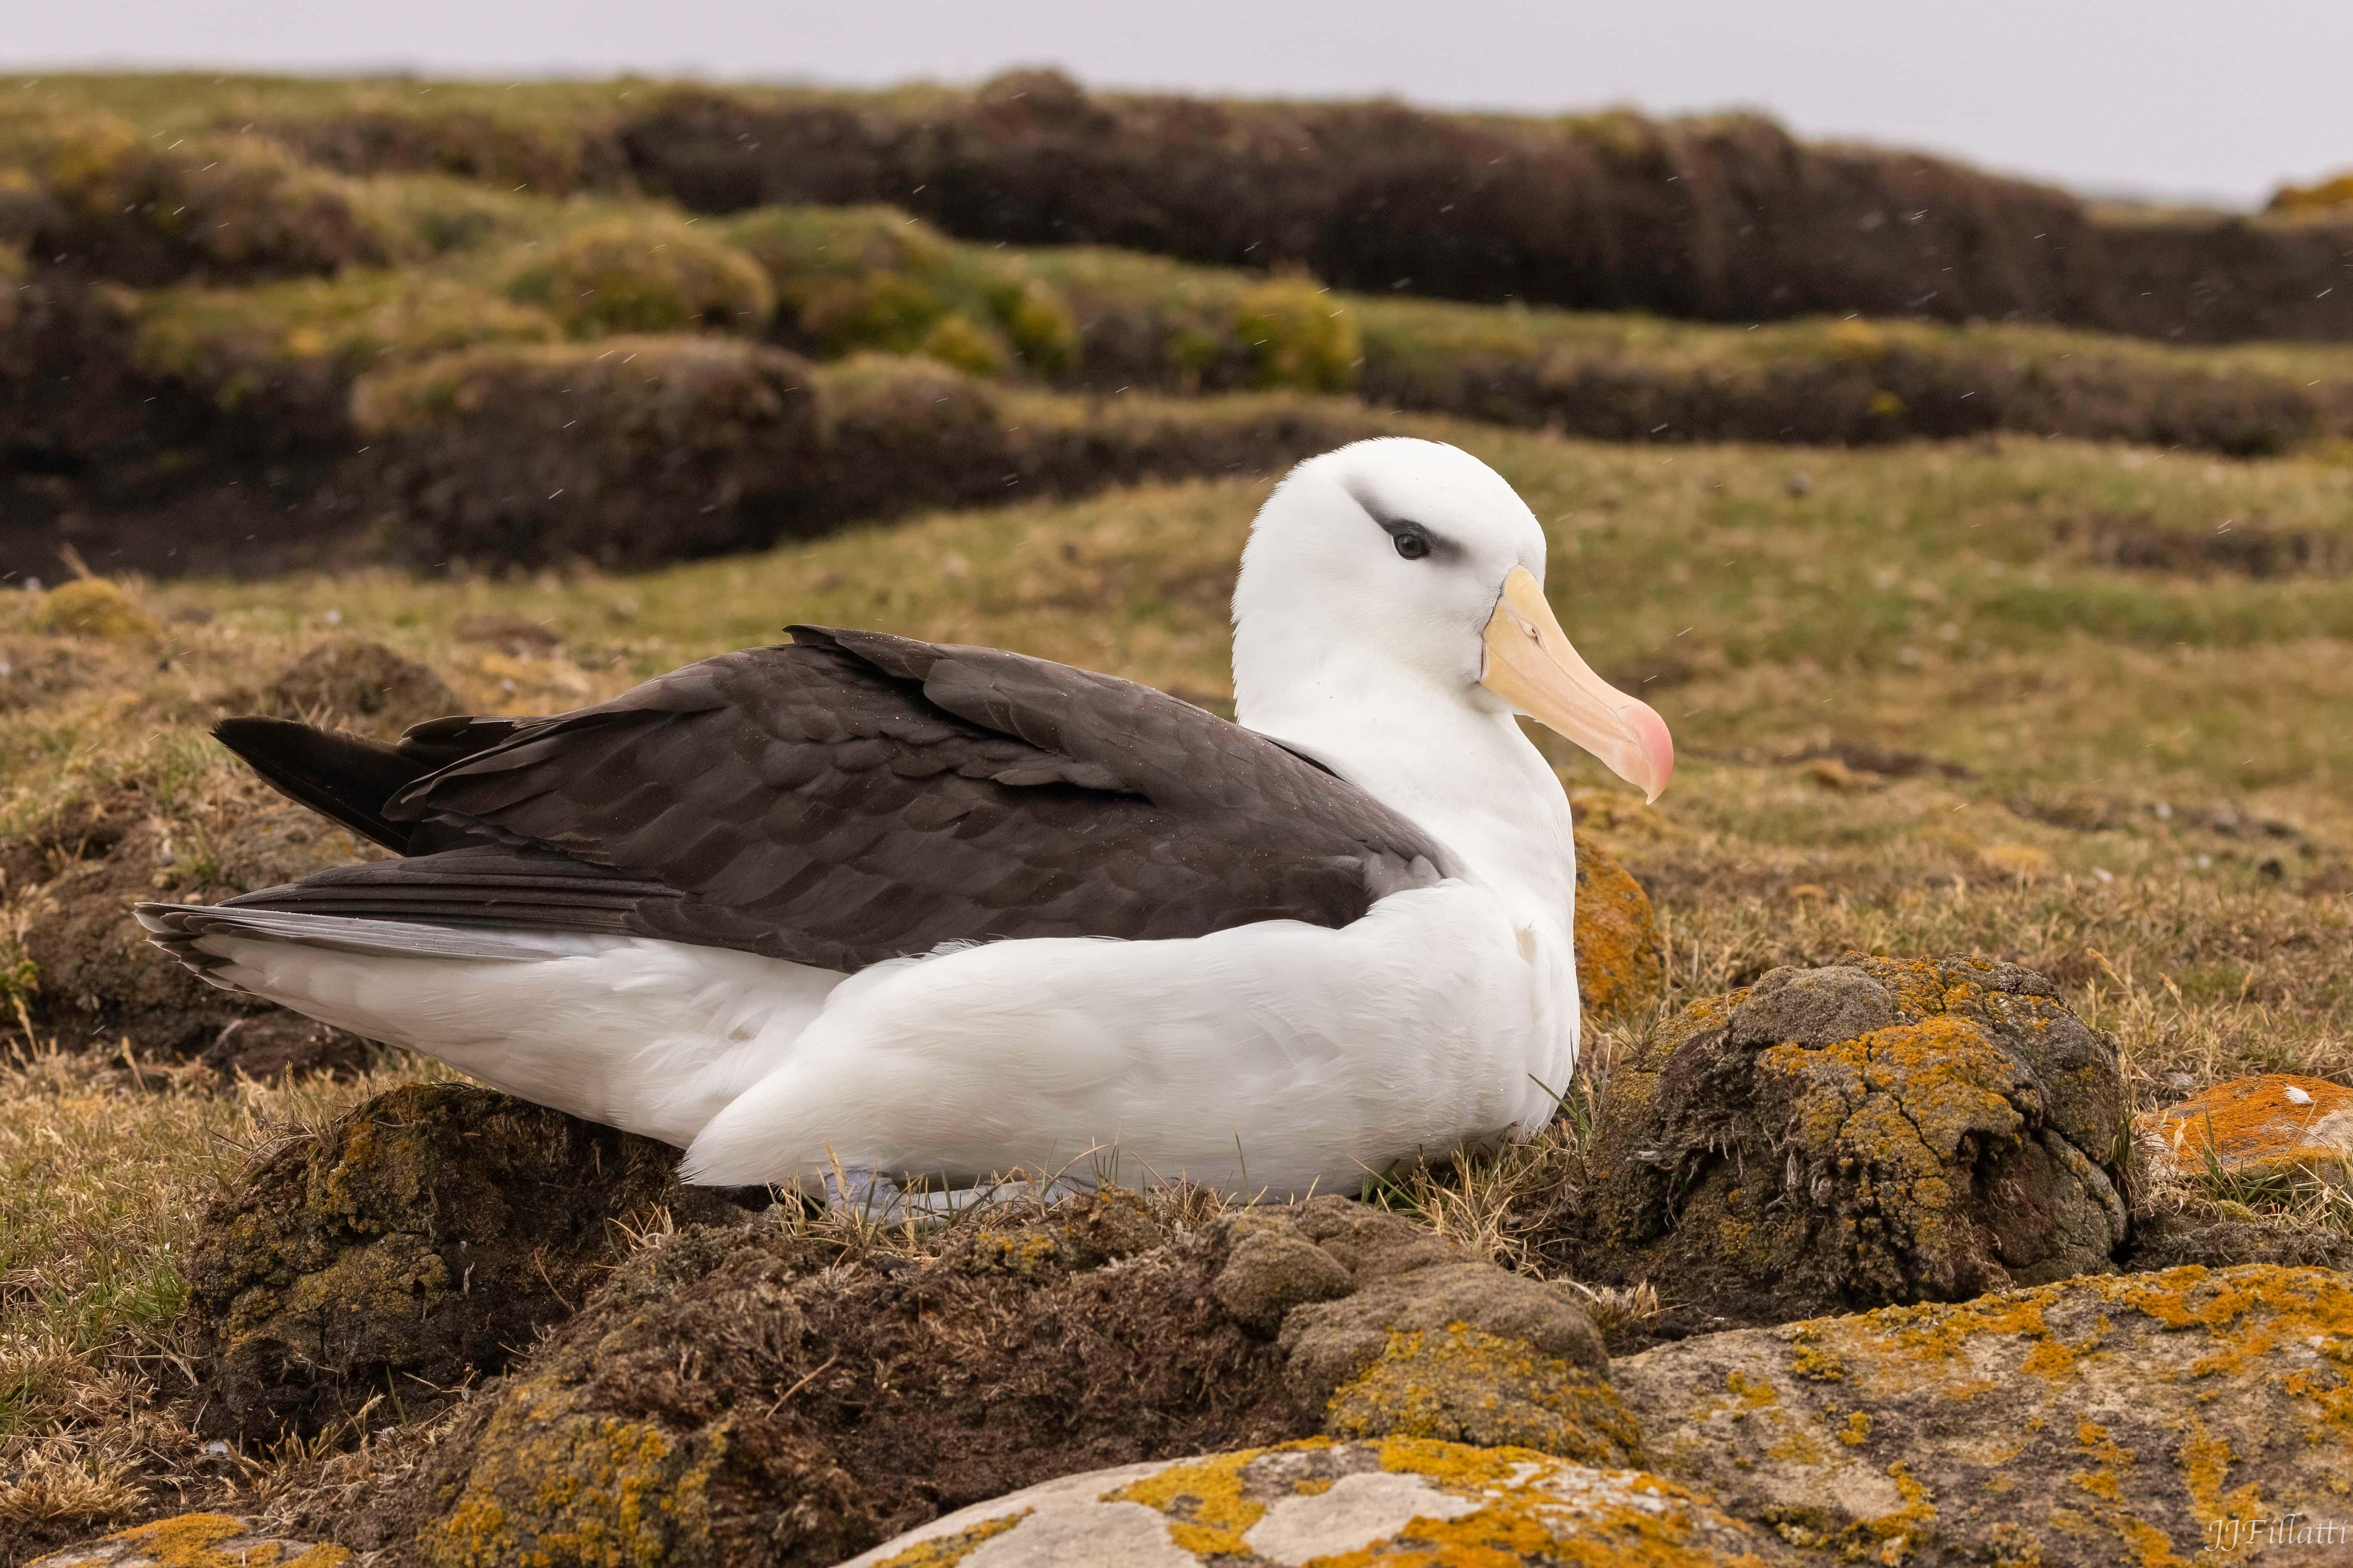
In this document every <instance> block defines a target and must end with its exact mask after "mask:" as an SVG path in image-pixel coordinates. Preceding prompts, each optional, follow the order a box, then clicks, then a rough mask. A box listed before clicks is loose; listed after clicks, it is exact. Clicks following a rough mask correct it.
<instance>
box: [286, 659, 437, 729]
mask: <svg viewBox="0 0 2353 1568" xmlns="http://www.w3.org/2000/svg"><path fill="white" fill-rule="evenodd" d="M259 706H260V709H261V710H262V711H264V712H266V713H271V714H275V715H278V716H280V717H282V718H288V719H302V720H306V721H310V722H312V723H320V724H325V725H328V726H329V727H331V728H337V729H352V730H357V731H362V732H364V733H369V734H376V735H385V736H389V735H397V734H399V733H400V732H401V731H403V730H406V729H407V728H408V727H409V726H410V725H411V724H418V723H422V722H424V721H426V720H427V719H440V718H444V717H447V716H448V715H449V714H452V713H462V712H464V711H465V710H466V704H465V701H464V700H463V699H461V698H459V695H458V694H457V693H456V692H454V691H452V690H450V689H449V687H448V683H447V682H445V681H444V680H442V679H441V678H440V677H439V676H438V675H436V674H435V673H434V672H433V671H432V670H431V669H429V668H427V667H426V666H424V665H421V664H419V663H417V661H416V660H415V659H413V658H404V657H402V656H401V655H399V654H397V653H395V652H394V651H393V650H392V649H390V648H388V647H385V646H384V645H383V644H382V643H375V642H365V641H363V640H361V639H360V638H358V637H340V638H336V639H335V640H333V641H330V642H322V643H321V644H320V645H319V646H318V647H314V648H312V649H311V651H310V652H308V653H306V654H304V655H303V656H302V657H301V658H299V659H297V660H295V662H294V663H293V664H291V665H290V666H288V667H287V668H286V670H285V671H284V672H283V673H282V674H280V676H279V677H278V679H276V680H274V681H272V682H270V684H269V688H268V689H266V690H265V691H263V692H262V694H261V698H260V702H259Z"/></svg>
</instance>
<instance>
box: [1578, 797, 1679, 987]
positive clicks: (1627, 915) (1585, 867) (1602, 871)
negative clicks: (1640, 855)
mask: <svg viewBox="0 0 2353 1568" xmlns="http://www.w3.org/2000/svg"><path fill="white" fill-rule="evenodd" d="M1571 941H1572V943H1573V945H1574V946H1575V948H1576V950H1577V994H1578V995H1579V996H1580V997H1581V998H1582V999H1583V1000H1584V1003H1585V1008H1586V1011H1587V1012H1588V1013H1593V1014H1598V1015H1602V1016H1610V1015H1616V1014H1625V1013H1632V1012H1636V1011H1639V1010H1640V1009H1641V1008H1644V1007H1647V1006H1649V1005H1651V1003H1653V1002H1656V1001H1657V1000H1658V999H1659V996H1660V994H1662V992H1664V991H1665V990H1666V988H1667V955H1666V949H1665V948H1664V947H1663V946H1662V944H1661V942H1660V941H1659V917H1658V912H1657V911H1656V910H1653V909H1651V896H1650V894H1648V893H1646V892H1644V891H1643V890H1642V884H1641V883H1640V882H1638V881H1636V880H1634V878H1633V874H1632V873H1631V872H1630V871H1628V870H1627V869H1626V868H1625V867H1623V866H1621V865H1620V864H1619V863H1618V862H1617V860H1616V859H1615V858H1613V857H1612V856H1611V855H1610V854H1609V852H1608V851H1607V850H1605V849H1603V848H1602V847H1600V846H1599V845H1598V844H1596V843H1594V842H1593V840H1591V839H1590V838H1588V837H1586V836H1585V835H1584V834H1582V833H1580V834H1578V835H1577V930H1576V933H1575V935H1574V936H1573V938H1572V939H1571Z"/></svg>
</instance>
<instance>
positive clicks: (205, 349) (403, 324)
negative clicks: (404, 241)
mask: <svg viewBox="0 0 2353 1568" xmlns="http://www.w3.org/2000/svg"><path fill="white" fill-rule="evenodd" d="M135 310H136V314H135V321H136V336H135V338H134V340H133V349H132V352H133V353H134V354H136V355H137V357H138V359H139V361H140V363H142V364H143V365H145V366H146V367H147V368H148V369H150V370H152V371H154V372H156V373H158V374H164V375H168V376H172V377H174V378H176V379H178V380H181V381H185V382H190V383H194V384H198V385H201V386H203V387H205V388H206V389H208V391H209V392H210V394H211V395H212V397H213V399H214V401H215V402H216V403H217V404H218V405H220V406H222V407H224V408H234V407H236V406H237V405H240V404H241V403H243V402H244V401H246V400H247V399H248V398H249V397H250V396H251V395H253V394H254V393H255V392H256V390H258V389H259V387H260V386H261V385H263V384H267V383H269V382H270V381H273V380H276V379H278V378H280V376H282V375H283V374H286V373H287V372H289V371H292V370H296V369H300V368H303V367H310V368H312V369H315V370H317V371H319V372H321V373H322V374H328V375H331V376H336V377H341V378H344V379H348V378H350V377H353V376H357V375H361V374H366V373H367V372H369V371H373V370H378V369H384V368H388V367H395V366H400V365H406V364H414V363H417V362H419V361H422V360H427V359H430V358H432V357H434V356H435V355H438V354H444V353H452V352H454V351H456V350H459V349H464V348H471V347H474V346H476V345H478V344H483V343H535V342H551V341H553V340H554V339H555V338H557V337H558V336H560V335H561V333H560V331H559V330H558V328H557V326H556V323H555V321H554V318H553V317H552V316H550V315H549V314H548V313H547V312H546V311H544V310H536V309H533V308H532V307H530V306H526V305H518V304H515V303H513V302H512V301H510V300H503V299H501V298H500V297H499V296H497V295H495V294H492V293H490V292H488V291H486V290H484V289H478V288H474V287H472V286H470V285H469V284H466V283H463V282H460V281H458V280H456V279H448V278H441V277H436V276H434V275H431V274H427V273H419V272H414V271H381V270H376V269H357V270H351V271H346V272H344V273H343V274H341V275H339V276H337V277H334V278H332V279H326V278H303V279H287V280H285V281H282V282H278V283H269V284H264V285H261V286H259V287H256V288H249V289H211V288H200V287H194V286H190V287H184V288H177V289H157V290H155V291H154V292H153V293H149V294H146V295H143V296H142V297H140V299H139V300H138V303H137V305H136V307H135Z"/></svg>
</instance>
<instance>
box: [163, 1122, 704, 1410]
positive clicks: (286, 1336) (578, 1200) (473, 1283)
mask: <svg viewBox="0 0 2353 1568" xmlns="http://www.w3.org/2000/svg"><path fill="white" fill-rule="evenodd" d="M677 1159H678V1152H677V1151H676V1150H674V1149H671V1148H670V1147H669V1146H668V1145H666V1144H661V1143H657V1142H653V1141H652V1140H650V1139H645V1138H635V1137H631V1136H629V1135H628V1134H626V1133H622V1132H617V1131H614V1130H613V1129H611V1128H609V1127H600V1126H597V1125H596V1124H595V1123H593V1122H587V1121H580V1120H579V1119H577V1118H576V1117H570V1116H566V1115H565V1114H564V1113H562V1112H561V1111H556V1110H548V1109H547V1108H545V1107H543V1106H537V1105H533V1104H531V1103H529V1102H528V1101H525V1100H517V1099H515V1098H514V1097H513V1096H512V1095H506V1094H501V1093H498V1092H497V1091H495V1090H492V1089H476V1088H473V1087H471V1086H469V1085H460V1084H448V1083H444V1084H416V1085H410V1086H407V1087H405V1088H401V1089H393V1090H391V1091H389V1092H387V1093H385V1094H381V1095H378V1096H377V1097H375V1099H374V1100H369V1101H367V1102H366V1103H365V1104H364V1105H362V1106H359V1107H358V1108H357V1109H355V1110H353V1111H352V1112H351V1113H350V1114H348V1115H347V1116H345V1117H344V1118H343V1120H342V1121H339V1122H338V1123H336V1125H335V1126H334V1127H332V1129H330V1130H329V1131H326V1132H325V1133H324V1134H322V1135H321V1136H319V1137H317V1138H314V1139H303V1140H300V1141H298V1142H294V1143H292V1144H290V1146H287V1147H284V1148H281V1149H279V1150H278V1151H276V1152H273V1153H271V1154H269V1156H268V1157H266V1158H265V1159H264V1160H263V1161H262V1163H260V1165H259V1167H258V1168H257V1169H256V1170H255V1171H254V1172H253V1173H252V1175H251V1176H250V1177H249V1178H248V1180H247V1181H246V1183H245V1184H244V1187H243V1189H242V1191H240V1192H239V1193H238V1194H237V1196H235V1197H234V1198H233V1199H230V1200H228V1201H227V1202H226V1203H224V1204H223V1205H220V1206H219V1207H218V1208H216V1210H215V1211H214V1212H213V1213H212V1214H211V1215H208V1216H207V1218H206V1223H205V1227H204V1237H203V1240H202V1241H201V1242H200V1243H199V1245H198V1247H197V1248H196V1250H195V1255H194V1257H193V1258H191V1260H190V1267H189V1285H190V1296H191V1300H192V1301H193V1304H194V1305H193V1310H194V1312H195V1318H196V1321H197V1323H198V1325H199V1330H200V1333H201V1343H202V1352H201V1355H200V1358H199V1364H200V1366H201V1369H202V1373H203V1386H202V1399H201V1403H202V1411H201V1414H200V1415H199V1416H198V1418H197V1426H198V1428H199V1429H200V1430H201V1431H203V1432H204V1433H205V1434H206V1435H207V1436H238V1437H242V1438H244V1439H245V1440H247V1441H248V1442H253V1443H262V1444H267V1443H270V1442H275V1441H277V1440H279V1439H280V1438H281V1437H284V1436H289V1435H293V1434H302V1435H310V1434H313V1433H317V1432H320V1431H322V1430H324V1429H327V1428H329V1427H331V1426H335V1425H337V1424H338V1423H339V1422H342V1421H344V1420H367V1419H374V1420H375V1421H379V1422H380V1421H385V1420H388V1419H393V1418H396V1416H399V1415H406V1417H407V1418H410V1419H414V1418H416V1417H417V1416H419V1415H425V1414H427V1413H429V1412H430V1411H432V1410H433V1409H434V1408H436V1407H438V1405H441V1404H442V1403H444V1402H445V1401H446V1399H447V1398H448V1396H449V1394H450V1391H452V1390H453V1389H456V1388H458V1387H460V1386H463V1385H464V1384H466V1383H468V1382H469V1381H470V1380H471V1379H473V1378H475V1377H478V1376H484V1375H489V1374H491V1373H496V1372H498V1371H499V1370H501V1368H503V1367H504V1366H505V1365H506V1364H507V1363H508V1361H509V1360H510V1359H511V1357H512V1355H513V1354H514V1353H515V1352H516V1350H517V1349H518V1348H521V1347H527V1346H529V1345H530V1343H531V1342H532V1340H533V1336H534V1335H535V1334H536V1333H538V1332H539V1331H541V1330H543V1329H544V1328H546V1327H547V1326H548V1325H550V1324H552V1323H554V1322H557V1321H561V1320H562V1319H564V1318H565V1317H567V1316H569V1315H570V1314H571V1312H572V1310H574V1309H575V1307H577V1306H578V1305H579V1304H580V1303H581V1302H582V1301H583V1300H586V1298H587V1296H588V1295H589V1293H590V1292H591V1291H592V1290H593V1289H595V1288H596V1284H597V1282H598V1280H599V1279H601V1278H602V1276H603V1274H604V1272H605V1271H606V1269H607V1268H608V1267H609V1266H610V1264H611V1263H612V1261H613V1259H614V1258H616V1257H617V1256H618V1255H619V1253H620V1252H621V1251H622V1250H624V1248H625V1247H626V1237H625V1235H624V1232H623V1230H622V1227H623V1226H628V1225H632V1224H635V1225H646V1224H650V1223H656V1219H655V1211H657V1210H667V1211H668V1212H669V1213H670V1215H671V1216H672V1218H673V1219H677V1220H702V1221H721V1222H723V1221H726V1220H728V1219H730V1218H731V1217H733V1216H734V1215H737V1214H739V1213H740V1211H736V1210H734V1209H733V1208H732V1207H731V1205H729V1204H728V1203H727V1202H726V1200H725V1199H724V1198H723V1197H722V1196H721V1195H719V1194H716V1193H714V1192H712V1191H710V1190H707V1189H694V1188H687V1187H682V1186H681V1185H679V1184H678V1182H677V1180H676V1179H675V1177H674V1175H673V1174H672V1172H673V1168H674V1167H675V1165H676V1163H677ZM372 1401H373V1402H378V1404H377V1408H376V1410H375V1412H374V1414H373V1415H372V1416H370V1415H364V1412H365V1410H366V1407H367V1406H368V1405H370V1403H371V1402H372Z"/></svg>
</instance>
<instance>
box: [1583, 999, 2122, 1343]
mask: <svg viewBox="0 0 2353 1568" xmlns="http://www.w3.org/2000/svg"><path fill="white" fill-rule="evenodd" d="M2126 1104H2127V1101H2126V1090H2125V1086H2124V1081H2123V1078H2122V1075H2121V1073H2120V1071H2119V1069H2118V1066H2117V1061H2116V1047H2115V1045H2114V1043H2113V1042H2112V1041H2110V1040H2109V1039H2107V1038H2106V1037H2104V1036H2102V1035H2099V1034H2096V1033H2094V1032H2093V1031H2092V1030H2090V1029H2087V1028H2085V1027H2084V1026H2083V1025H2082V1024H2080V1023H2078V1022H2077V1021H2076V1019H2075V1018H2074V1017H2073V1015H2071V1014H2070V1013H2069V1012H2068V1011H2067V1010H2066V1008H2065V1007H2064V1006H2063V1005H2062V1004H2061V1003H2060V1002H2059V1001H2058V999H2057V993H2056V991H2055V989H2054V988H2053V987H2052V985H2051V984H2050V983H2049V982H2047V981H2045V980H2043V979H2042V978H2041V977H2040V976H2038V975H2035V974H2033V973H2030V972H2028V971H2026V970H2023V969H2021V968H2018V967H2017V966H2015V965H2013V964H2007V963H1991V962H1989V961H1987V960H1983V959H1974V958H1953V959H1945V960H1940V961H1939V960H1914V961H1901V960H1894V959H1883V958H1869V957H1865V956H1863V955H1862V954H1851V955H1849V956H1848V957H1847V958H1845V959H1844V960H1842V961H1841V962H1840V963H1837V964H1834V965H1830V966H1827V967H1824V968H1820V969H1781V970H1776V971H1774V972H1773V973H1769V974H1767V975H1766V976H1765V977H1764V978H1763V979H1761V980H1759V981H1758V982H1757V984H1755V985H1753V986H1749V987H1746V988H1744V989H1742V990H1739V991H1736V992H1734V993H1732V994H1730V995H1728V996H1725V997H1723V998H1721V999H1718V1000H1711V1001H1704V1002H1699V1003H1694V1005H1692V1006H1690V1007H1688V1008H1686V1009H1685V1010H1684V1011H1683V1013H1682V1014H1681V1015H1680V1016H1677V1017H1675V1018H1673V1019H1672V1020H1670V1021H1668V1022H1667V1023H1665V1024H1664V1025H1662V1026H1661V1027H1659V1028H1658V1029H1656V1030H1654V1031H1653V1032H1652V1033H1651V1036H1650V1037H1648V1038H1647V1039H1645V1040H1644V1041H1643V1042H1642V1044H1641V1047H1638V1048H1637V1050H1636V1051H1635V1052H1634V1053H1633V1054H1632V1055H1631V1057H1630V1058H1629V1059H1628V1060H1626V1061H1625V1062H1623V1063H1621V1064H1620V1066H1619V1068H1617V1070H1616V1071H1615V1072H1614V1073H1613V1074H1612V1075H1611V1077H1610V1079H1609V1083H1608V1086H1607V1089H1606V1090H1605V1093H1604V1100H1603V1104H1602V1106H1601V1108H1600V1110H1599V1113H1598V1115H1597V1118H1596V1121H1597V1123H1598V1125H1599V1129H1600V1133H1599V1139H1598V1141H1597V1143H1596V1146H1595V1151H1594V1154H1593V1156H1592V1166H1591V1170H1590V1172H1589V1175H1590V1177H1591V1179H1592V1183H1591V1187H1590V1191H1591V1192H1592V1194H1593V1197H1594V1203H1593V1206H1592V1210H1591V1213H1590V1214H1589V1215H1587V1216H1584V1217H1582V1218H1581V1219H1580V1220H1579V1221H1577V1224H1579V1225H1581V1226H1584V1229H1583V1231H1582V1233H1581V1234H1579V1235H1578V1236H1577V1237H1573V1238H1571V1239H1569V1240H1568V1242H1567V1245H1566V1247H1565V1249H1564V1250H1565V1252H1566V1254H1567V1257H1568V1258H1570V1259H1572V1260H1573V1267H1575V1268H1577V1273H1578V1277H1579V1278H1583V1279H1605V1280H1609V1281H1611V1282H1613V1283H1631V1282H1633V1281H1637V1280H1641V1279H1648V1280H1651V1281H1652V1282H1653V1283H1655V1284H1656V1285H1657V1286H1658V1287H1659V1288H1660V1289H1661V1290H1662V1293H1669V1294H1671V1295H1672V1298H1673V1299H1674V1300H1677V1301H1679V1302H1681V1303H1684V1304H1686V1305H1685V1306H1684V1308H1683V1310H1684V1311H1686V1312H1687V1313H1689V1314H1691V1315H1692V1316H1693V1317H1694V1320H1695V1321H1705V1320H1707V1319H1709V1318H1716V1319H1721V1320H1729V1321H1734V1322H1742V1321H1746V1322H1780V1321H1788V1320H1789V1319H1792V1318H1796V1317H1801V1316H1804V1315H1807V1314H1808V1313H1810V1312H1816V1311H1821V1310H1848V1309H1852V1308H1855V1307H1860V1306H1867V1305H1871V1304H1873V1303H1882V1302H1891V1301H1920V1300H1931V1301H1934V1300H1960V1299H1964V1298H1967V1297H1970V1296H1975V1295H1978V1294H1980V1293H1981V1292H1984V1291H1986V1290H1991V1289H2004V1288H2007V1287H2009V1286H2010V1285H2012V1284H2014V1283H2025V1282H2035V1281H2040V1280H2046V1279H2059V1278H2062V1277H2063V1276H2066V1275H2070V1274H2076V1273H2081V1272H2084V1271H2085V1270H2097V1269H2103V1268H2110V1267H2112V1266H2113V1264H2112V1259H2113V1258H2114V1257H2115V1256H2116V1253H2117V1252H2118V1250H2119V1249H2120V1248H2121V1247H2123V1245H2124V1242H2125V1239H2126V1210H2125V1205H2124V1201H2123V1199H2122V1197H2121V1196H2120V1190H2121V1185H2122V1182H2123V1165H2124V1158H2125V1153H2126V1137H2127V1121H2126Z"/></svg>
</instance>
